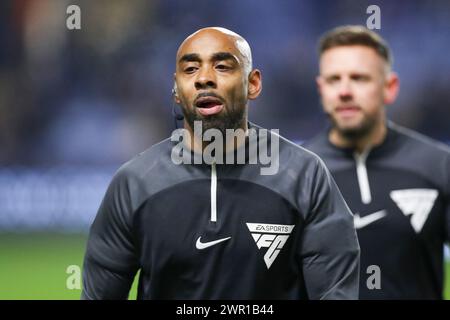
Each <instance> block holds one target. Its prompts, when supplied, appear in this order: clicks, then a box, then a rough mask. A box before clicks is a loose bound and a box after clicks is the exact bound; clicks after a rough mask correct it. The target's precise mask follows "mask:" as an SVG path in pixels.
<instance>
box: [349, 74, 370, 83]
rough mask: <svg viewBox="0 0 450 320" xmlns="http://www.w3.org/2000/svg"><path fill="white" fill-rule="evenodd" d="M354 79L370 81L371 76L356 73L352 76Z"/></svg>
mask: <svg viewBox="0 0 450 320" xmlns="http://www.w3.org/2000/svg"><path fill="white" fill-rule="evenodd" d="M352 79H353V80H355V81H361V82H366V81H369V77H368V76H364V75H354V76H352Z"/></svg>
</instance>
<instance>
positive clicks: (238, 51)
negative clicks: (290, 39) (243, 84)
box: [177, 27, 253, 75]
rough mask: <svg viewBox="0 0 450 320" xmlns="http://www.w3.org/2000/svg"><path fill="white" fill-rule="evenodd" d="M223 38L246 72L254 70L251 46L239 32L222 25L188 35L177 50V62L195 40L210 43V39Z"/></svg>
mask: <svg viewBox="0 0 450 320" xmlns="http://www.w3.org/2000/svg"><path fill="white" fill-rule="evenodd" d="M211 38H215V39H221V41H223V42H224V43H225V44H226V45H227V46H228V48H229V50H230V52H234V53H235V58H236V59H237V61H238V62H239V63H240V64H242V67H243V68H244V70H245V73H246V74H247V75H248V74H249V73H250V72H251V71H252V68H253V66H252V52H251V49H250V46H249V44H248V42H247V40H245V39H244V38H243V37H242V36H240V35H239V34H237V33H235V32H233V31H231V30H228V29H225V28H221V27H209V28H203V29H200V30H198V31H196V32H194V33H193V34H191V35H190V36H188V37H187V38H186V39H185V40H184V41H183V42H182V43H181V45H180V47H179V48H178V51H177V62H178V61H179V60H180V59H181V58H182V56H183V55H184V54H185V53H186V52H187V51H189V50H186V49H187V48H188V47H189V46H190V45H192V43H194V42H205V43H208V41H209V39H211Z"/></svg>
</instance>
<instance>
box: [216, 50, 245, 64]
mask: <svg viewBox="0 0 450 320" xmlns="http://www.w3.org/2000/svg"><path fill="white" fill-rule="evenodd" d="M211 60H212V61H223V60H233V61H234V62H236V63H239V60H238V59H237V58H236V57H235V56H234V55H233V54H231V53H229V52H216V53H214V54H213V55H212V57H211Z"/></svg>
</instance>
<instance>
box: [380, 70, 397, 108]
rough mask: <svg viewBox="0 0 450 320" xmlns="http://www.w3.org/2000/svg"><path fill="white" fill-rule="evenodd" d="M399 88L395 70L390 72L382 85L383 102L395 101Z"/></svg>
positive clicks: (386, 103)
mask: <svg viewBox="0 0 450 320" xmlns="http://www.w3.org/2000/svg"><path fill="white" fill-rule="evenodd" d="M399 90H400V79H399V78H398V75H397V74H396V73H395V72H390V73H389V75H388V76H387V79H386V84H385V86H384V104H385V105H389V104H392V103H394V102H395V100H396V99H397V96H398V92H399Z"/></svg>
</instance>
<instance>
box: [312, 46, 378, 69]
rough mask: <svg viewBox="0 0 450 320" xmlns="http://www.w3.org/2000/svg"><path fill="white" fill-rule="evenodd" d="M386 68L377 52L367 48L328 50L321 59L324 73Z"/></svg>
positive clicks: (351, 47) (336, 48) (344, 47)
mask: <svg viewBox="0 0 450 320" xmlns="http://www.w3.org/2000/svg"><path fill="white" fill-rule="evenodd" d="M383 66H384V61H383V59H382V58H381V57H379V56H378V55H377V53H376V52H375V50H373V49H372V48H369V47H366V46H342V47H335V48H331V49H328V50H326V51H325V52H323V54H322V55H321V57H320V69H321V71H322V72H334V71H350V70H352V69H355V70H359V71H371V70H374V68H375V69H377V68H379V67H383Z"/></svg>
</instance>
